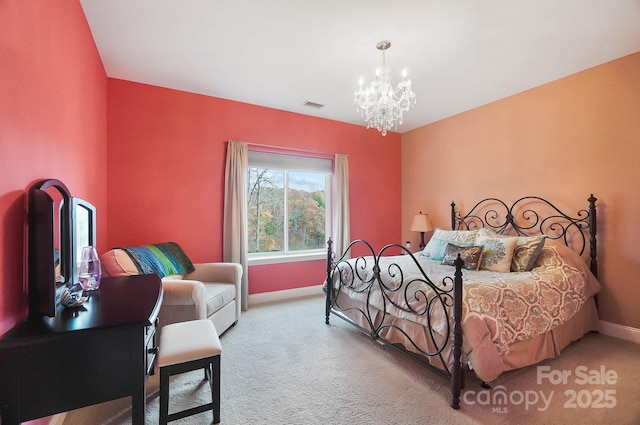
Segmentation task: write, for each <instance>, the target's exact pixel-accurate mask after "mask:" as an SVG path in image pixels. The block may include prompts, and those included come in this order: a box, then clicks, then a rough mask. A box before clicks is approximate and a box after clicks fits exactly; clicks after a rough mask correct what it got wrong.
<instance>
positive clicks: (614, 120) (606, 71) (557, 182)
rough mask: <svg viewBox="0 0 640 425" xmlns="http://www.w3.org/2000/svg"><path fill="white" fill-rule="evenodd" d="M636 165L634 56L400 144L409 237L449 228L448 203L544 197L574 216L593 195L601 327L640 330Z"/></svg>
mask: <svg viewBox="0 0 640 425" xmlns="http://www.w3.org/2000/svg"><path fill="white" fill-rule="evenodd" d="M639 158H640V53H636V54H633V55H630V56H627V57H624V58H621V59H618V60H615V61H612V62H609V63H606V64H603V65H600V66H597V67H594V68H591V69H588V70H586V71H583V72H580V73H578V74H575V75H571V76H569V77H566V78H563V79H561V80H558V81H554V82H552V83H549V84H545V85H543V86H540V87H537V88H534V89H532V90H528V91H526V92H523V93H520V94H517V95H515V96H512V97H509V98H505V99H502V100H499V101H497V102H494V103H491V104H489V105H486V106H483V107H480V108H477V109H474V110H471V111H468V112H465V113H463V114H460V115H457V116H454V117H451V118H448V119H445V120H442V121H439V122H436V123H433V124H431V125H427V126H425V127H421V128H419V129H416V130H414V131H411V132H408V133H405V134H403V136H402V207H403V208H402V210H403V214H402V219H403V235H405V237H406V238H407V239H411V238H413V239H414V240H415V241H417V238H416V237H415V236H414V235H412V234H411V232H409V231H408V228H409V226H410V221H409V220H410V215H411V214H413V213H416V212H418V211H419V210H422V211H425V212H428V213H430V215H431V218H432V221H433V222H434V225H436V226H440V227H444V228H448V227H449V226H450V224H449V215H448V214H449V204H450V203H451V201H452V200H453V201H455V202H456V203H457V204H458V205H460V206H461V207H462V208H465V207H466V208H470V207H471V206H473V205H474V204H475V201H478V200H480V199H482V198H485V197H489V196H494V197H498V198H502V199H505V200H512V201H514V200H516V199H518V198H519V197H521V196H525V195H539V196H542V197H545V198H547V199H550V200H552V201H555V202H557V205H558V206H559V207H560V208H562V209H563V210H565V211H567V212H569V211H575V212H577V211H578V210H579V209H583V208H585V209H586V208H587V206H588V204H587V198H588V197H589V195H590V194H591V193H593V194H594V195H595V197H596V198H598V203H597V212H598V247H599V256H598V260H599V266H600V268H599V278H600V281H601V283H602V284H603V286H604V289H603V291H602V293H601V295H600V297H599V302H600V318H601V319H602V320H605V321H609V322H612V323H617V324H622V325H626V326H631V327H635V328H640V310H639V309H638V308H637V304H638V301H637V300H638V299H640V278H639V277H638V276H640V255H639V254H640V250H639V249H638V240H640V227H639V226H638V224H639V223H640V194H638V190H637V188H636V187H635V184H638V182H640V167H638V164H637V162H638V159H639ZM472 202H473V204H472Z"/></svg>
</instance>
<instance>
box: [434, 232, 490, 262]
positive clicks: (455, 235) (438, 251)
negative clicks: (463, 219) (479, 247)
mask: <svg viewBox="0 0 640 425" xmlns="http://www.w3.org/2000/svg"><path fill="white" fill-rule="evenodd" d="M477 235H478V231H477V230H442V229H439V228H438V229H436V230H435V231H434V232H433V236H432V237H431V239H429V242H428V243H427V246H425V247H424V250H423V251H422V252H423V253H424V254H425V255H427V256H428V257H430V258H431V259H432V260H436V261H442V259H443V258H444V250H445V249H446V248H447V244H448V243H452V244H454V245H458V246H462V247H469V246H473V245H474V242H475V240H476V236H477Z"/></svg>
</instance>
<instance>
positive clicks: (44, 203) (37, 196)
mask: <svg viewBox="0 0 640 425" xmlns="http://www.w3.org/2000/svg"><path fill="white" fill-rule="evenodd" d="M70 204H71V196H70V194H69V190H68V189H67V187H66V186H65V185H64V183H62V182H61V181H59V180H55V179H46V180H40V181H38V182H36V183H34V184H33V185H32V186H31V187H30V188H29V190H28V192H27V217H28V219H27V242H26V245H27V253H28V254H27V255H28V256H27V282H28V291H29V315H30V316H36V317H38V316H49V317H53V316H55V310H56V292H57V289H59V288H60V287H61V286H62V285H64V284H66V283H67V282H68V281H69V278H70V277H71V270H72V264H71V233H70V232H71V227H70V224H71V214H70V210H69V208H70Z"/></svg>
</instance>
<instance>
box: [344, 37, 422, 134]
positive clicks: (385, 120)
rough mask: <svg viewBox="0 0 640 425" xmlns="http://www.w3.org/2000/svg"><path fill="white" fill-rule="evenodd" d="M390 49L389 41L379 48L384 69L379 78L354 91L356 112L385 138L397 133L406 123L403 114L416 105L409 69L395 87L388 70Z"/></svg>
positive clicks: (380, 69)
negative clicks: (387, 55) (387, 58)
mask: <svg viewBox="0 0 640 425" xmlns="http://www.w3.org/2000/svg"><path fill="white" fill-rule="evenodd" d="M389 47H391V43H390V42H388V41H381V42H379V43H378V44H377V45H376V48H377V49H378V50H381V51H382V66H381V67H377V68H376V79H375V80H374V81H372V82H371V83H370V84H369V87H367V88H366V89H363V84H364V80H363V79H362V78H360V80H359V83H360V89H359V90H356V91H355V92H354V102H355V104H356V109H357V110H358V111H359V112H360V115H361V116H362V118H364V120H365V121H366V123H367V128H371V127H375V128H376V129H377V130H378V131H380V132H381V133H382V135H383V136H386V134H387V131H389V130H391V129H395V130H397V128H398V124H402V121H403V113H404V112H406V111H408V110H409V108H410V107H411V106H412V105H415V103H416V95H415V93H414V92H413V90H411V80H409V79H408V78H407V69H406V68H404V69H403V70H402V81H401V82H400V83H398V85H397V87H396V88H393V84H392V83H391V76H390V74H391V69H390V68H389V67H387V65H386V61H385V55H384V52H385V50H387V49H388V48H389Z"/></svg>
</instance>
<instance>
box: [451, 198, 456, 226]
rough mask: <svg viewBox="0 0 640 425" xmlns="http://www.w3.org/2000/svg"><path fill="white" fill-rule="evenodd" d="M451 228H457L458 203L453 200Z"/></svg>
mask: <svg viewBox="0 0 640 425" xmlns="http://www.w3.org/2000/svg"><path fill="white" fill-rule="evenodd" d="M451 230H456V203H455V202H453V201H451Z"/></svg>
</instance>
